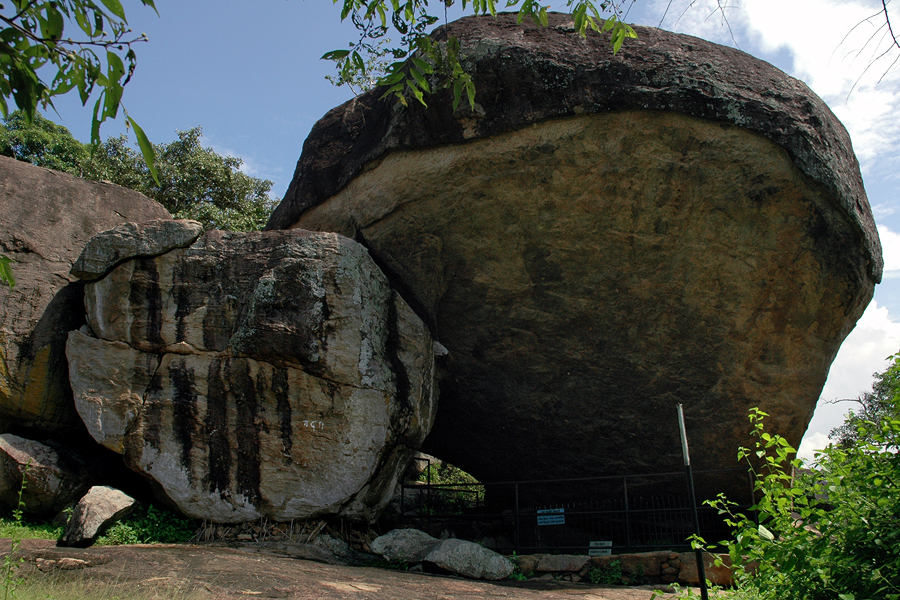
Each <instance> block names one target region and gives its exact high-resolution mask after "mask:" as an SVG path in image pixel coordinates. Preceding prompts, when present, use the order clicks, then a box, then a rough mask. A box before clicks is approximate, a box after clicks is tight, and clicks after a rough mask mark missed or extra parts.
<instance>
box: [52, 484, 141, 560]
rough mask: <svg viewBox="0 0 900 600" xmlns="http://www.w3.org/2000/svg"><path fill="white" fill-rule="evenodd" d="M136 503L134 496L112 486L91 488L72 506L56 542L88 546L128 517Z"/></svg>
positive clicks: (62, 544)
mask: <svg viewBox="0 0 900 600" xmlns="http://www.w3.org/2000/svg"><path fill="white" fill-rule="evenodd" d="M136 506H137V501H136V500H135V499H134V498H132V497H131V496H129V495H128V494H126V493H124V492H121V491H119V490H117V489H115V488H111V487H108V486H105V485H100V486H94V487H92V488H91V489H90V490H88V493H87V494H85V495H84V497H82V498H81V500H79V501H78V504H76V505H75V510H74V511H73V512H72V517H71V518H70V519H69V522H68V523H67V524H66V529H65V532H63V536H62V537H61V538H60V539H59V545H60V546H72V547H87V546H90V545H91V544H93V543H94V540H95V539H96V538H97V537H99V536H100V535H102V534H103V533H104V532H105V531H106V530H107V529H108V528H109V527H110V525H112V524H113V523H115V522H116V521H118V520H120V519H124V518H125V517H127V516H128V514H129V513H130V512H131V511H133V510H134V508H135V507H136Z"/></svg>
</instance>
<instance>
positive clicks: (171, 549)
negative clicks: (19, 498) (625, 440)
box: [0, 540, 671, 600]
mask: <svg viewBox="0 0 900 600" xmlns="http://www.w3.org/2000/svg"><path fill="white" fill-rule="evenodd" d="M8 551H9V540H0V552H2V553H3V554H6V553H7V552H8ZM19 552H21V554H22V556H23V557H24V558H25V562H24V563H23V564H22V566H21V567H20V569H19V576H23V577H25V578H26V579H27V578H39V577H50V576H53V577H56V578H57V580H63V581H65V580H67V579H72V580H85V581H91V582H95V583H96V584H98V585H102V584H108V585H112V586H114V587H116V588H118V589H123V588H124V589H129V588H130V589H142V590H143V591H154V592H155V591H158V592H162V593H163V594H166V593H167V592H168V593H169V594H170V595H171V597H179V598H182V597H190V598H191V599H197V600H207V599H215V600H232V599H237V598H241V599H247V598H289V599H293V600H313V599H320V598H323V599H324V598H327V599H329V600H332V599H333V600H345V599H353V600H369V599H372V600H376V599H377V600H382V599H391V600H476V599H477V600H481V599H485V600H487V599H494V598H510V599H516V600H650V598H651V596H652V595H653V590H654V588H653V587H651V586H647V587H633V588H626V587H604V586H592V585H587V584H583V583H566V582H559V581H538V580H529V581H524V582H510V581H504V582H485V581H474V580H469V579H462V578H459V577H451V576H446V575H434V574H426V573H410V572H405V571H391V570H387V569H378V568H372V567H352V566H338V565H330V564H323V563H321V562H315V561H312V560H302V559H299V558H296V557H292V556H290V552H288V553H286V552H285V551H284V549H280V550H278V549H272V548H265V547H259V546H255V545H251V544H248V545H246V546H243V547H228V546H225V545H206V544H201V545H153V546H104V547H96V548H87V549H76V548H57V547H56V546H55V543H54V542H53V541H48V540H24V541H23V542H22V543H21V546H20V547H19ZM295 556H296V553H295ZM61 559H74V560H61ZM79 561H83V562H79ZM61 567H74V568H71V569H68V568H61ZM663 598H671V596H669V595H666V596H663Z"/></svg>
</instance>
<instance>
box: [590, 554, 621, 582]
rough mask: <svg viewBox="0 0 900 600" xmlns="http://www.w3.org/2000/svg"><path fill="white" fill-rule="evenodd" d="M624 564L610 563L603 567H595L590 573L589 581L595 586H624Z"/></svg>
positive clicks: (614, 561) (615, 561) (616, 561)
mask: <svg viewBox="0 0 900 600" xmlns="http://www.w3.org/2000/svg"><path fill="white" fill-rule="evenodd" d="M622 575H623V573H622V563H620V562H619V561H618V560H613V561H610V562H609V564H606V565H603V566H602V567H594V568H593V569H591V570H590V571H588V579H590V580H591V583H593V584H599V583H602V584H604V585H622Z"/></svg>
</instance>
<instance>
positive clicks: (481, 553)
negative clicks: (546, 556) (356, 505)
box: [371, 529, 515, 580]
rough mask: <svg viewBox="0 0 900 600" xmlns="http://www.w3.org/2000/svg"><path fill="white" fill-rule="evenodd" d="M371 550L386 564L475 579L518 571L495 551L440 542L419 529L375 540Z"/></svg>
mask: <svg viewBox="0 0 900 600" xmlns="http://www.w3.org/2000/svg"><path fill="white" fill-rule="evenodd" d="M371 548H372V552H374V553H376V554H379V555H381V556H382V557H384V559H385V560H389V561H394V560H402V561H406V562H410V563H420V562H427V563H431V564H432V565H434V566H436V567H438V568H440V569H444V570H445V571H450V572H452V573H456V574H457V575H462V576H463V577H471V578H473V579H490V580H499V579H506V578H507V577H509V576H510V575H511V574H512V572H513V570H514V568H515V567H514V565H513V563H512V562H511V561H509V560H508V559H506V558H504V557H503V556H500V555H499V554H497V553H496V552H494V551H493V550H488V549H487V548H484V547H482V546H479V545H478V544H475V543H472V542H467V541H465V540H457V539H448V540H439V539H437V538H433V537H431V536H430V535H428V534H427V533H425V532H424V531H419V530H418V529H394V530H393V531H390V532H388V533H386V534H384V535H382V536H380V537H378V538H376V539H375V540H373V541H372V545H371Z"/></svg>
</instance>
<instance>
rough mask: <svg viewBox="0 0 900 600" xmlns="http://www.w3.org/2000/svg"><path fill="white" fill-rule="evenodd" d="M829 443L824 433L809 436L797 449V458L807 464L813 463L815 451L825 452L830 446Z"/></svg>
mask: <svg viewBox="0 0 900 600" xmlns="http://www.w3.org/2000/svg"><path fill="white" fill-rule="evenodd" d="M828 443H829V440H828V436H827V435H825V434H824V433H814V434H812V435H807V436H806V437H804V438H803V441H802V442H800V447H799V448H798V449H797V456H798V457H800V458H802V459H803V460H804V461H806V462H807V463H811V462H812V461H813V456H814V455H815V451H816V450H823V449H824V448H825V446H827V445H828Z"/></svg>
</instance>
